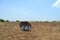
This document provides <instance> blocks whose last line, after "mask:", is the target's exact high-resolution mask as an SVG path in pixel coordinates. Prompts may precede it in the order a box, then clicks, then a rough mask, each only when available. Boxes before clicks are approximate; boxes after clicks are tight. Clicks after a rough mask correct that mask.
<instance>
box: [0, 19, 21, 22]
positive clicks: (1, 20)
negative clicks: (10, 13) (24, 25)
mask: <svg viewBox="0 0 60 40" xmlns="http://www.w3.org/2000/svg"><path fill="white" fill-rule="evenodd" d="M0 22H11V21H9V20H4V19H0ZM15 22H20V20H16V21H15Z"/></svg>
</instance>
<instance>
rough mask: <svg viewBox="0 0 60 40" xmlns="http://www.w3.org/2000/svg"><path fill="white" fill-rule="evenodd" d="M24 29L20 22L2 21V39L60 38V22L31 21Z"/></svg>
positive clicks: (0, 23)
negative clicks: (27, 27) (25, 29)
mask: <svg viewBox="0 0 60 40" xmlns="http://www.w3.org/2000/svg"><path fill="white" fill-rule="evenodd" d="M30 23H31V25H32V28H31V30H30V31H28V32H25V31H22V30H21V28H20V26H19V23H18V22H0V40H60V22H50V23H49V22H30Z"/></svg>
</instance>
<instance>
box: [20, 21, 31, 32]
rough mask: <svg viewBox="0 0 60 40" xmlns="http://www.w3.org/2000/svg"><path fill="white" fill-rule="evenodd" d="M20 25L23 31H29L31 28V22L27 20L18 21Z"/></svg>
mask: <svg viewBox="0 0 60 40" xmlns="http://www.w3.org/2000/svg"><path fill="white" fill-rule="evenodd" d="M20 27H21V29H22V30H23V31H29V30H30V29H31V24H30V23H29V22H27V21H25V22H20Z"/></svg>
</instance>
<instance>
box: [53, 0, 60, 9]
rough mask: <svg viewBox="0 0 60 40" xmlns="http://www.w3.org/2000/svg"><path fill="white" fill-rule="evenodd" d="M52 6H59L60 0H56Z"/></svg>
mask: <svg viewBox="0 0 60 40" xmlns="http://www.w3.org/2000/svg"><path fill="white" fill-rule="evenodd" d="M53 7H57V8H59V7H60V0H57V1H56V2H55V3H54V4H53Z"/></svg>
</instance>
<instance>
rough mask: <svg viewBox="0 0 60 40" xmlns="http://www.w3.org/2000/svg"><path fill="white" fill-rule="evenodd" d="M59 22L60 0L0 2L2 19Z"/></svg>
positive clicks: (13, 0) (1, 0)
mask: <svg viewBox="0 0 60 40" xmlns="http://www.w3.org/2000/svg"><path fill="white" fill-rule="evenodd" d="M1 18H2V19H8V20H13V21H14V20H21V21H59V20H60V0H0V19H1Z"/></svg>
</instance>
